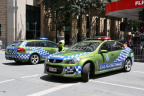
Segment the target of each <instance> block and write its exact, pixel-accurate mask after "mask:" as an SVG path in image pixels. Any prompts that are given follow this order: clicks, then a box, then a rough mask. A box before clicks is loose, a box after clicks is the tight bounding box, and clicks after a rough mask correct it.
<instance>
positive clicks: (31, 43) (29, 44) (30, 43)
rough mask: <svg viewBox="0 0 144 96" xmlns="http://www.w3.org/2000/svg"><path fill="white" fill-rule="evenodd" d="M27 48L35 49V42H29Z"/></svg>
mask: <svg viewBox="0 0 144 96" xmlns="http://www.w3.org/2000/svg"><path fill="white" fill-rule="evenodd" d="M26 46H27V47H34V42H33V41H32V42H28V43H27V44H26Z"/></svg>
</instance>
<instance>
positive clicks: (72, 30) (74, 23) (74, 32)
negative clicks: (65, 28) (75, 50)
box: [69, 18, 78, 45]
mask: <svg viewBox="0 0 144 96" xmlns="http://www.w3.org/2000/svg"><path fill="white" fill-rule="evenodd" d="M77 32H78V29H77V19H76V18H75V19H73V20H72V22H71V27H70V40H69V41H70V43H69V45H74V44H75V43H77Z"/></svg>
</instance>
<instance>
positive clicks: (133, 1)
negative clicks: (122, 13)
mask: <svg viewBox="0 0 144 96" xmlns="http://www.w3.org/2000/svg"><path fill="white" fill-rule="evenodd" d="M142 7H144V0H120V1H116V2H112V3H109V4H107V5H106V6H105V14H107V13H110V12H113V11H119V10H126V9H134V8H142Z"/></svg>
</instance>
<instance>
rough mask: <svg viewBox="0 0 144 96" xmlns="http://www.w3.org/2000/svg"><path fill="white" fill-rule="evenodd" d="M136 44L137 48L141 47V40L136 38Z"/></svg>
mask: <svg viewBox="0 0 144 96" xmlns="http://www.w3.org/2000/svg"><path fill="white" fill-rule="evenodd" d="M135 44H136V47H140V40H139V38H136V41H135Z"/></svg>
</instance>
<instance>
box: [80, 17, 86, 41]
mask: <svg viewBox="0 0 144 96" xmlns="http://www.w3.org/2000/svg"><path fill="white" fill-rule="evenodd" d="M83 38H86V15H82V16H81V18H80V38H79V39H80V41H81V40H82V39H83Z"/></svg>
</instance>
